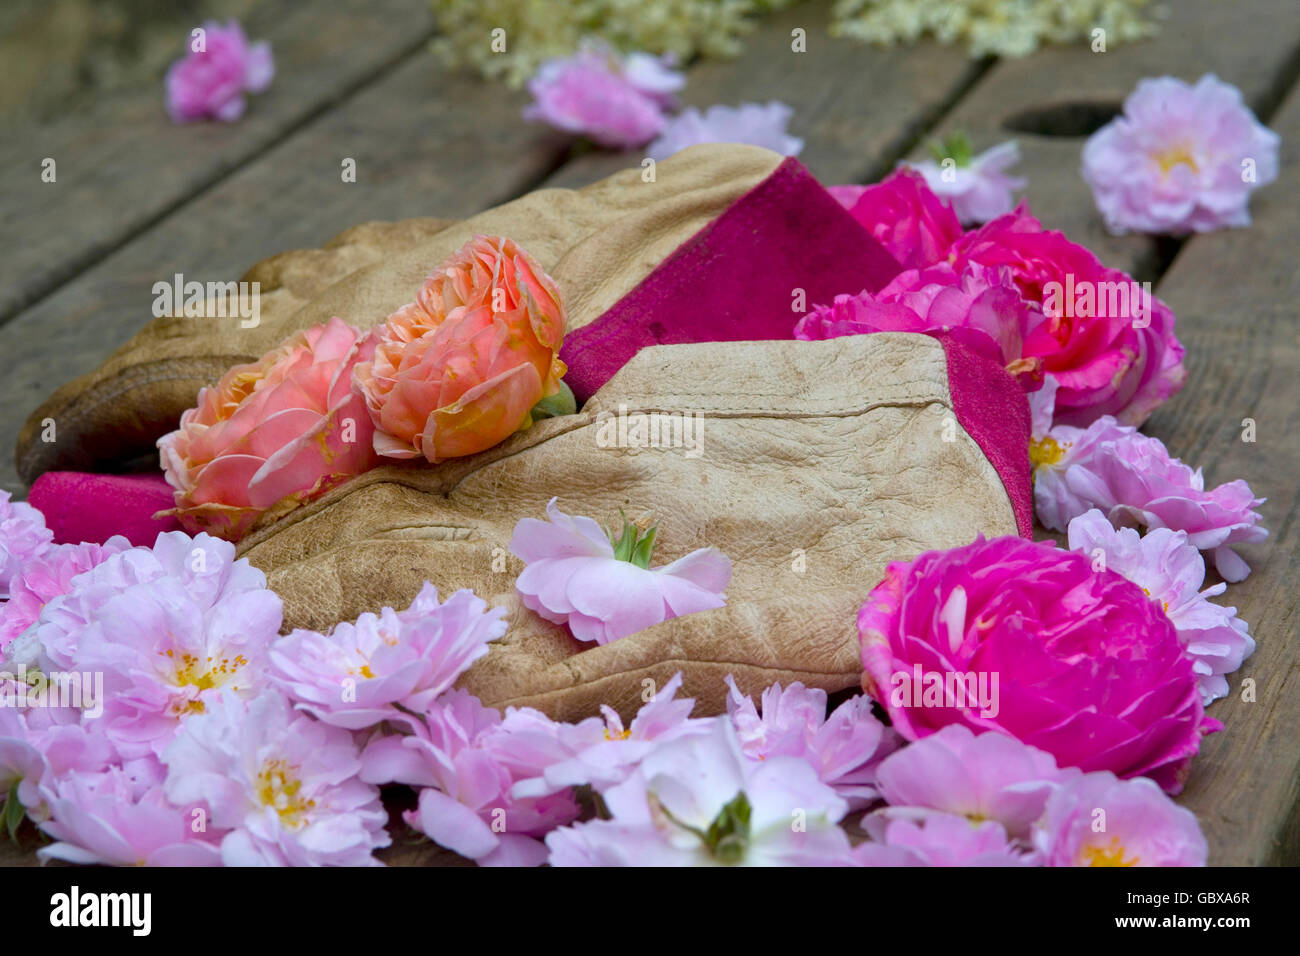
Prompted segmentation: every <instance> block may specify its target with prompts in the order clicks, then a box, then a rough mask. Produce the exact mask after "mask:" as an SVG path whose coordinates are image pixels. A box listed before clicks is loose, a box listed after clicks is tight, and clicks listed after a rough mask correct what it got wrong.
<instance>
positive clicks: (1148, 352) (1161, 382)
mask: <svg viewBox="0 0 1300 956" xmlns="http://www.w3.org/2000/svg"><path fill="white" fill-rule="evenodd" d="M953 256H954V259H953V265H954V268H956V269H957V270H958V271H962V270H964V268H965V266H966V264H967V263H968V262H978V263H981V264H983V265H986V266H1008V267H1010V269H1011V272H1012V275H1013V276H1014V278H1015V282H1016V285H1017V286H1018V287H1019V288H1020V293H1021V295H1023V296H1024V298H1025V299H1027V300H1028V301H1029V302H1031V303H1033V304H1035V305H1038V306H1040V307H1041V308H1042V310H1043V314H1044V316H1045V317H1046V318H1045V321H1043V322H1042V323H1040V324H1039V325H1038V326H1037V327H1036V328H1035V329H1034V330H1033V332H1032V333H1031V334H1030V335H1029V336H1028V337H1027V338H1026V340H1025V344H1024V354H1025V355H1026V356H1027V357H1036V358H1039V359H1041V360H1042V363H1043V369H1044V371H1045V372H1047V373H1049V374H1051V375H1052V376H1053V377H1054V378H1055V379H1056V381H1057V383H1058V385H1059V386H1060V387H1059V389H1058V390H1057V393H1056V422H1057V423H1059V424H1066V425H1079V426H1086V425H1088V424H1089V423H1091V422H1093V421H1095V420H1096V419H1097V418H1098V417H1100V416H1102V415H1114V416H1115V417H1116V418H1117V419H1119V420H1120V421H1121V422H1124V423H1125V424H1129V425H1141V424H1142V422H1144V421H1146V419H1147V417H1148V416H1150V414H1151V413H1152V412H1153V411H1155V410H1156V408H1158V407H1159V406H1160V405H1162V404H1163V403H1164V402H1165V401H1166V400H1167V399H1168V398H1169V397H1170V396H1171V395H1173V394H1174V393H1175V392H1177V391H1178V390H1179V389H1180V388H1182V386H1183V381H1184V379H1186V378H1187V370H1186V369H1185V368H1183V347H1182V345H1180V344H1179V342H1178V339H1177V338H1175V337H1174V314H1173V312H1172V311H1170V309H1169V307H1168V306H1167V305H1165V304H1164V303H1163V302H1161V301H1160V300H1159V299H1157V298H1156V297H1155V296H1154V295H1150V294H1148V293H1147V292H1146V291H1145V290H1144V289H1143V288H1142V287H1141V286H1136V285H1135V284H1134V283H1133V279H1132V277H1130V276H1129V275H1128V274H1126V273H1124V272H1121V271H1119V270H1118V269H1108V268H1106V267H1105V266H1103V265H1102V264H1101V261H1100V260H1098V259H1097V257H1096V256H1094V255H1093V254H1092V253H1091V252H1089V251H1088V250H1087V249H1085V248H1084V247H1083V246H1081V245H1079V244H1078V243H1074V242H1071V241H1070V240H1069V239H1067V238H1065V236H1064V235H1063V234H1061V233H1059V232H1055V231H1053V230H1047V229H1044V228H1043V225H1042V223H1040V222H1039V221H1038V220H1037V219H1035V218H1034V217H1033V216H1032V215H1030V214H1029V210H1028V207H1027V206H1026V205H1025V204H1024V203H1021V204H1020V206H1018V207H1017V208H1016V210H1015V211H1014V212H1011V213H1008V214H1007V215H1005V216H1000V217H999V218H997V219H995V220H993V221H992V222H990V223H989V224H988V225H986V226H983V227H981V228H979V229H976V230H973V231H972V232H968V233H966V235H964V236H962V237H961V238H960V239H959V240H957V242H956V244H955V246H954V248H953ZM1135 290H1136V291H1135ZM1135 303H1136V304H1135Z"/></svg>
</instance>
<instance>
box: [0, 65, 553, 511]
mask: <svg viewBox="0 0 1300 956" xmlns="http://www.w3.org/2000/svg"><path fill="white" fill-rule="evenodd" d="M525 100H526V97H525V96H524V95H523V94H518V93H511V92H509V91H507V90H505V89H504V88H502V87H500V86H498V85H496V84H489V83H484V82H482V81H480V80H478V79H476V78H474V77H472V76H465V75H455V76H453V75H448V74H447V73H445V72H443V71H442V70H440V68H439V67H438V66H437V64H436V63H435V62H434V60H433V59H432V58H431V57H429V56H428V55H427V54H425V53H423V52H421V53H417V54H414V55H412V56H411V57H409V58H407V59H406V60H405V61H404V62H403V63H401V64H400V65H399V66H398V67H397V68H396V69H394V70H393V71H392V73H390V74H389V75H387V76H385V77H384V78H383V79H382V80H381V81H379V82H377V83H375V84H373V85H372V86H370V87H367V88H366V89H364V90H362V91H361V92H359V93H357V94H356V95H355V96H353V97H352V98H350V99H349V100H347V101H346V102H345V103H343V104H340V105H339V106H338V107H336V108H335V109H333V110H331V111H329V112H328V113H326V114H325V115H323V116H321V117H319V118H317V119H316V120H314V121H313V122H312V123H310V124H309V125H308V126H306V127H305V128H303V129H302V130H300V131H298V132H297V133H295V134H294V135H292V136H289V137H288V138H286V139H284V140H283V141H282V142H279V143H276V144H275V145H274V146H273V147H272V148H270V149H268V150H267V151H265V152H264V153H263V154H261V155H260V156H258V157H257V159H256V160H255V161H253V162H250V163H248V164H247V165H246V166H244V167H243V168H241V169H239V170H238V171H237V172H235V173H234V174H232V175H230V176H228V177H227V178H226V179H224V180H222V181H221V182H220V183H219V184H218V185H216V186H214V187H212V188H211V189H209V190H207V191H205V192H203V193H201V194H200V195H198V196H197V197H196V198H195V199H194V200H193V201H192V202H190V203H188V204H186V205H185V206H184V207H183V208H181V209H179V210H177V211H176V212H174V213H173V214H171V215H170V216H168V217H167V218H165V219H164V220H163V221H161V222H159V223H157V224H156V225H154V226H152V227H151V228H149V229H147V230H146V231H145V232H143V233H142V234H141V235H139V236H137V237H135V238H134V239H132V240H131V241H130V242H128V243H126V244H125V245H123V246H122V247H121V248H119V249H116V250H115V251H113V252H112V253H111V254H109V255H108V256H105V257H104V258H103V259H101V260H100V261H98V262H97V263H96V264H95V265H94V266H92V267H91V268H89V269H88V270H86V271H85V272H84V273H83V274H82V275H79V276H78V277H77V278H76V279H75V280H73V281H71V282H69V283H67V284H65V285H63V286H62V287H61V288H59V289H58V290H57V291H56V292H54V293H52V294H51V295H49V296H47V297H46V298H44V299H42V300H41V301H40V302H39V303H37V304H36V305H34V306H32V307H31V308H29V309H26V310H24V311H23V312H22V313H20V314H19V315H18V316H17V317H15V318H14V319H13V320H12V321H10V322H9V323H7V324H5V325H4V326H0V354H3V355H4V356H5V362H6V367H7V369H6V370H7V374H6V375H5V376H3V377H0V407H3V408H6V409H15V410H18V411H16V413H14V414H6V415H5V416H4V418H3V421H2V422H0V447H3V448H6V449H11V448H12V447H13V445H14V440H15V438H16V436H17V431H18V428H19V426H20V425H21V423H22V418H23V417H24V415H25V414H26V412H29V411H30V410H31V409H33V408H35V407H36V406H37V405H39V404H40V402H41V401H42V400H43V399H44V398H45V397H46V396H47V395H48V394H49V393H50V392H51V391H52V390H53V387H54V386H55V385H57V384H59V383H62V382H64V381H67V380H69V379H71V378H74V377H76V376H77V375H80V374H82V373H84V372H87V371H89V370H90V369H92V368H94V367H95V366H96V365H98V364H99V363H100V362H101V361H103V359H104V358H105V357H106V356H107V355H108V354H109V353H110V352H111V351H112V350H113V349H115V348H117V347H118V346H120V345H121V344H122V343H123V342H125V341H126V340H127V339H128V338H129V337H130V336H131V335H133V334H134V333H135V332H136V331H138V330H139V328H140V327H141V326H143V325H144V324H145V322H147V321H148V320H149V319H150V318H151V315H150V308H151V305H152V301H153V293H152V291H151V289H152V286H153V283H155V282H157V281H170V280H171V277H172V275H173V274H174V273H178V272H179V273H181V274H183V275H184V276H185V277H186V279H195V280H198V281H201V282H207V281H227V280H231V279H235V278H238V277H239V276H240V275H242V274H243V273H244V271H245V270H246V269H248V267H249V266H251V265H252V264H253V263H254V262H257V261H258V260H260V259H263V258H265V257H267V256H270V255H274V254H276V253H279V252H281V251H283V250H286V249H293V248H310V247H314V246H318V245H320V244H321V243H322V242H323V241H324V240H326V239H328V238H330V237H331V236H333V235H334V234H336V233H338V232H340V231H341V230H343V229H346V228H348V227H350V226H352V225H355V224H356V223H358V222H363V221H367V220H376V219H379V220H383V219H405V218H410V217H416V216H439V217H445V218H464V217H466V216H469V215H471V214H473V213H476V212H479V211H481V210H482V209H485V208H487V207H489V206H492V205H494V204H496V203H499V202H503V201H505V200H507V199H510V198H512V197H514V196H516V195H518V194H519V193H522V192H526V191H527V190H528V189H529V188H530V187H531V186H532V185H533V184H534V183H535V182H536V181H537V180H538V179H539V178H541V177H543V176H544V175H546V174H547V173H548V172H549V171H550V170H551V168H553V166H554V164H555V162H556V157H557V156H559V155H561V154H562V153H563V149H564V146H563V141H562V140H560V139H559V138H557V137H556V136H555V135H554V134H552V133H550V132H549V131H546V130H545V129H543V128H541V127H538V126H534V125H531V124H524V123H520V122H519V121H518V116H519V111H520V110H521V109H522V107H523V104H524V102H525ZM344 158H351V159H354V160H355V161H356V170H357V178H356V182H347V183H345V182H343V180H342V175H341V173H342V166H341V164H342V161H343V160H344ZM431 265H434V264H432V263H431ZM10 363H12V364H10ZM23 487H24V486H23V485H22V484H21V482H20V481H19V479H18V477H17V473H16V471H15V470H14V465H13V462H12V461H11V456H10V454H6V455H5V456H4V458H3V460H0V488H2V489H5V490H9V491H12V492H20V491H21V490H22V489H23Z"/></svg>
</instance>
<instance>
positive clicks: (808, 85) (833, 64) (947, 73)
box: [547, 0, 987, 187]
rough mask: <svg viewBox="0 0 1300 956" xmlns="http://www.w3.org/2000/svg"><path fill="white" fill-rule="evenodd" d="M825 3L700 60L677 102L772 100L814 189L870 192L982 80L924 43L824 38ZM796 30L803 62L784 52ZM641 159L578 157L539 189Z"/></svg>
mask: <svg viewBox="0 0 1300 956" xmlns="http://www.w3.org/2000/svg"><path fill="white" fill-rule="evenodd" d="M829 22H830V3H829V2H828V0H817V2H813V3H802V4H797V5H796V6H794V7H792V8H790V9H788V10H785V11H782V12H781V13H779V14H777V15H775V16H773V17H772V18H770V19H767V20H764V21H763V22H762V24H761V25H760V26H759V27H758V29H757V30H756V31H755V32H754V34H753V35H752V36H750V37H748V38H746V41H745V47H744V51H743V52H742V53H741V54H740V55H739V56H738V57H737V58H736V59H734V60H707V61H703V62H700V63H699V64H697V65H695V66H694V67H692V68H691V69H690V71H689V73H688V81H687V85H686V89H685V90H684V91H683V94H682V101H683V103H685V104H686V105H689V106H697V107H699V108H701V109H704V108H706V107H709V106H712V105H714V104H719V103H720V104H724V105H727V106H737V105H739V104H740V103H743V102H757V103H765V102H767V101H768V100H781V101H783V102H785V103H788V104H789V105H790V106H791V107H793V108H794V117H793V119H792V120H791V122H790V132H791V133H792V134H793V135H795V136H799V137H801V138H802V139H803V140H804V149H803V152H802V153H800V155H799V159H800V161H801V162H803V163H804V164H805V165H806V166H807V167H808V168H809V169H810V170H811V171H812V172H813V174H814V175H815V176H817V177H818V178H819V179H820V180H821V181H822V182H824V183H828V184H833V183H853V182H871V181H873V180H875V179H878V178H879V177H880V176H881V175H883V174H884V173H885V172H887V171H888V170H889V169H890V168H891V167H892V166H893V164H894V162H895V161H896V160H897V159H898V158H899V157H900V156H902V155H903V154H904V152H906V150H907V149H908V148H910V146H911V145H912V143H913V142H914V141H915V140H916V138H917V137H918V136H919V135H921V134H922V133H923V132H924V131H925V130H926V129H927V128H928V127H929V126H930V125H931V124H932V123H933V122H934V121H935V120H936V119H937V118H938V117H939V116H940V115H941V114H942V113H943V111H944V110H946V109H947V108H948V107H949V106H950V105H951V104H952V103H953V102H954V101H955V100H956V98H957V97H959V96H960V95H961V94H962V93H963V92H964V91H965V90H966V89H968V88H969V87H970V86H971V84H972V83H974V82H975V81H976V80H977V79H978V77H979V76H980V74H981V73H982V72H983V71H984V69H985V68H986V66H987V64H985V63H983V62H972V61H970V60H968V59H966V58H964V57H963V56H961V55H960V54H959V53H957V52H956V51H954V50H952V49H951V48H945V47H940V46H938V45H937V44H933V43H920V44H917V45H916V46H914V47H895V48H890V49H882V48H878V47H872V46H864V45H863V44H860V43H856V42H853V41H851V40H837V39H833V38H831V37H830V36H829V35H828V34H827V32H826V28H827V25H828V23H829ZM796 29H802V30H803V31H804V35H805V38H806V41H807V52H804V53H796V52H794V51H793V49H792V42H793V40H792V31H794V30H796ZM643 155H644V153H643V152H636V151H634V152H628V153H617V152H593V153H588V154H584V155H582V156H579V157H577V158H576V159H574V160H573V161H572V162H570V163H568V164H566V165H565V166H564V167H562V168H561V169H560V170H559V171H558V172H557V173H556V174H555V175H554V176H552V177H551V179H550V180H549V181H548V182H547V185H548V186H569V187H576V186H585V185H586V184H587V183H590V182H595V181H596V180H598V179H601V178H603V177H605V176H608V175H610V174H611V173H613V172H616V171H617V170H619V169H622V168H624V167H627V166H635V165H638V164H639V163H640V162H641V159H642V157H643Z"/></svg>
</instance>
